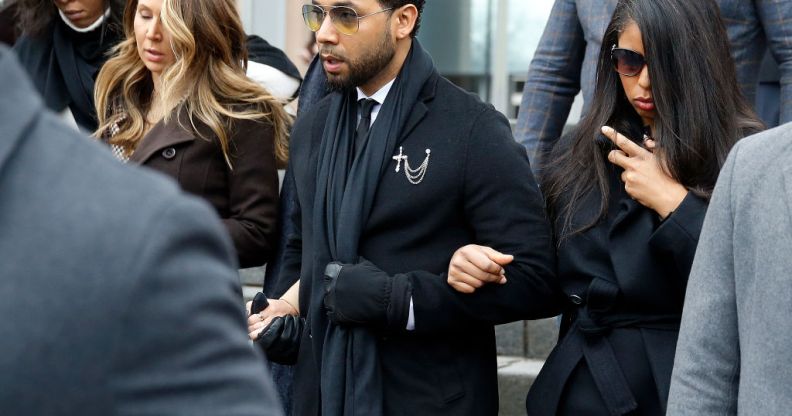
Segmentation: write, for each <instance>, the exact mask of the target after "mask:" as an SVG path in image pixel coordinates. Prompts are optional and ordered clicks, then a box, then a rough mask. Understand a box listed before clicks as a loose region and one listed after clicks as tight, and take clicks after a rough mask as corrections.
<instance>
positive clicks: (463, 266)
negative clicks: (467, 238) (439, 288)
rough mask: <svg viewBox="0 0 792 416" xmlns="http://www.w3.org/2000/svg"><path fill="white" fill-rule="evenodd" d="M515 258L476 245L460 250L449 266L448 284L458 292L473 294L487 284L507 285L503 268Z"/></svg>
mask: <svg viewBox="0 0 792 416" xmlns="http://www.w3.org/2000/svg"><path fill="white" fill-rule="evenodd" d="M513 260H514V256H512V255H510V254H503V253H500V252H498V251H495V250H493V249H492V248H490V247H486V246H479V245H475V244H469V245H466V246H464V247H462V248H460V249H458V250H457V251H456V252H455V253H454V256H453V257H451V262H450V263H449V264H448V284H449V285H451V287H453V288H454V289H456V290H457V291H458V292H462V293H473V292H475V291H476V289H478V288H480V287H482V286H484V285H485V284H487V283H498V284H505V283H506V270H505V269H504V268H503V267H504V266H506V265H507V264H509V263H511V262H512V261H513Z"/></svg>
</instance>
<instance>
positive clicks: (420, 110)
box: [396, 73, 439, 146]
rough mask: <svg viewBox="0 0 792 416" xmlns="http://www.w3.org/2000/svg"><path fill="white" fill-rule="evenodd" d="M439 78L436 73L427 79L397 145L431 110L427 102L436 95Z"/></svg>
mask: <svg viewBox="0 0 792 416" xmlns="http://www.w3.org/2000/svg"><path fill="white" fill-rule="evenodd" d="M438 80H439V75H437V74H436V73H435V74H434V75H432V76H431V77H430V78H429V80H427V81H426V84H425V85H424V87H423V89H422V90H421V94H420V95H419V96H418V102H417V103H415V106H414V107H413V108H412V109H411V111H410V117H409V118H407V122H405V123H404V128H402V131H401V134H400V135H399V139H398V140H397V141H396V145H397V146H398V145H399V144H401V143H402V142H403V141H404V139H406V138H407V136H409V135H410V133H412V131H413V129H415V127H416V126H418V123H420V122H421V120H423V119H424V117H426V114H427V113H428V112H429V108H428V107H427V106H426V103H427V102H429V101H431V100H432V99H433V98H434V97H435V94H436V93H437V82H438Z"/></svg>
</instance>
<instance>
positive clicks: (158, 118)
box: [95, 0, 290, 267]
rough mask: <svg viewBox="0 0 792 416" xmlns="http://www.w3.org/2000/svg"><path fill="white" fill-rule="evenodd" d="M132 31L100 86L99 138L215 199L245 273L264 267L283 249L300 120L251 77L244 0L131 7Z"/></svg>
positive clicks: (141, 1) (119, 153) (162, 0)
mask: <svg viewBox="0 0 792 416" xmlns="http://www.w3.org/2000/svg"><path fill="white" fill-rule="evenodd" d="M123 25H124V33H125V34H126V38H125V39H124V40H123V41H122V42H121V43H120V44H119V45H118V46H117V48H116V49H115V52H116V54H115V55H114V56H113V57H112V58H111V59H110V60H108V61H107V63H105V65H104V67H103V68H102V70H101V72H100V73H99V76H98V78H97V81H96V98H95V101H96V108H97V114H98V118H99V128H98V130H97V132H96V135H97V136H98V137H100V138H101V139H102V140H103V141H105V142H106V143H107V144H108V145H110V146H111V148H112V149H113V152H114V154H115V155H116V157H118V158H119V159H120V160H122V161H129V162H130V163H136V164H140V165H143V166H146V167H149V168H152V169H155V170H157V171H159V172H162V173H164V174H166V175H169V176H171V177H173V178H174V179H175V180H176V181H177V182H178V183H179V185H181V187H182V188H183V189H184V190H185V191H187V192H190V193H192V194H195V195H198V196H200V197H202V198H204V199H206V200H207V201H208V202H209V203H210V204H211V205H212V206H213V207H214V208H215V210H216V211H217V213H218V215H219V216H220V218H221V219H222V220H223V224H224V225H225V226H226V229H227V230H228V233H229V235H230V236H231V240H232V241H233V243H234V246H235V247H236V251H237V255H238V258H239V264H240V266H241V267H254V266H260V265H262V264H264V263H265V262H266V261H267V260H269V258H270V257H271V255H272V253H273V251H274V248H275V244H274V243H275V238H276V233H275V230H276V228H275V223H276V219H277V206H278V174H277V164H279V163H280V164H285V161H286V159H287V157H288V129H289V124H290V118H289V116H288V115H287V114H286V112H285V110H284V109H283V106H282V103H281V102H280V101H278V100H276V99H275V98H273V96H272V95H271V94H270V93H269V92H268V91H267V90H265V89H264V88H263V87H262V86H261V85H259V84H258V83H256V82H255V81H253V80H252V79H250V78H248V77H247V76H246V75H245V68H246V63H247V48H246V43H245V39H246V35H245V33H244V30H243V28H242V22H241V19H240V17H239V13H238V10H237V6H236V2H235V0H130V1H129V3H128V5H127V9H126V12H125V13H124V18H123Z"/></svg>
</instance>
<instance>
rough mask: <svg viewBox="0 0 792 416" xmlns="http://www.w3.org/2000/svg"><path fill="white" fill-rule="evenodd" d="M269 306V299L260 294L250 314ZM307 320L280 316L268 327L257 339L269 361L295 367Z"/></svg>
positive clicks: (291, 316) (257, 295) (292, 316)
mask: <svg viewBox="0 0 792 416" xmlns="http://www.w3.org/2000/svg"><path fill="white" fill-rule="evenodd" d="M267 306H269V301H267V297H266V296H265V295H264V294H263V293H261V292H259V293H256V296H255V297H254V298H253V304H252V305H251V306H250V313H251V314H254V313H259V312H261V311H263V310H264V309H266V308H267ZM304 326H305V320H304V319H303V318H301V317H299V316H297V315H286V316H278V317H276V318H274V319H273V320H272V321H271V322H270V323H269V325H267V326H266V327H265V328H264V329H263V330H262V331H261V332H260V333H259V335H258V337H257V338H256V341H255V342H256V344H257V345H258V346H259V347H261V349H262V351H264V354H266V355H267V359H269V360H270V361H272V362H274V363H278V364H284V365H293V364H294V363H296V362H297V355H298V352H299V351H300V339H301V337H302V331H303V327H304Z"/></svg>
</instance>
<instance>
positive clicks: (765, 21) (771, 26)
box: [755, 0, 792, 124]
mask: <svg viewBox="0 0 792 416" xmlns="http://www.w3.org/2000/svg"><path fill="white" fill-rule="evenodd" d="M755 3H756V7H757V9H758V10H757V12H758V14H759V18H760V20H761V22H762V27H763V29H764V33H765V35H766V36H767V43H768V47H769V48H770V52H772V54H773V58H775V60H776V62H778V70H779V73H780V80H779V81H780V83H781V98H780V100H779V101H780V105H781V109H780V120H779V122H780V124H784V123H787V122H790V121H792V25H790V24H789V22H790V21H792V4H790V3H789V2H786V1H775V0H758V1H756V2H755Z"/></svg>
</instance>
